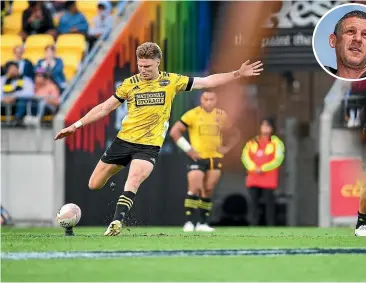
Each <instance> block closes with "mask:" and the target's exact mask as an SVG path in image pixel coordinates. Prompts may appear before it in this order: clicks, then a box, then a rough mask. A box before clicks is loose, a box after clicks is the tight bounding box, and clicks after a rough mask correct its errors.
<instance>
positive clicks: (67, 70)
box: [64, 66, 76, 82]
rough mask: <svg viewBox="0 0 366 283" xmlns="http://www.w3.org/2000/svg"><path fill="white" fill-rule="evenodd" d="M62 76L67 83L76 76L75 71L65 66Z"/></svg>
mask: <svg viewBox="0 0 366 283" xmlns="http://www.w3.org/2000/svg"><path fill="white" fill-rule="evenodd" d="M64 74H65V77H66V80H67V81H68V82H69V81H71V79H72V78H73V77H74V76H75V74H76V69H75V68H74V67H71V66H65V67H64Z"/></svg>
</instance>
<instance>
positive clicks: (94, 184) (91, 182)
mask: <svg viewBox="0 0 366 283" xmlns="http://www.w3.org/2000/svg"><path fill="white" fill-rule="evenodd" d="M88 187H89V189H90V190H92V191H94V190H99V189H100V188H101V187H103V185H101V184H100V183H98V182H96V181H95V179H93V178H90V180H89V184H88Z"/></svg>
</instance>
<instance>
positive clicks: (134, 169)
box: [104, 159, 154, 236]
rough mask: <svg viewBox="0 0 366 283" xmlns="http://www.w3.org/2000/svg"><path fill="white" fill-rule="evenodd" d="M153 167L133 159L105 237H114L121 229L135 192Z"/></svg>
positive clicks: (144, 161) (147, 162)
mask: <svg viewBox="0 0 366 283" xmlns="http://www.w3.org/2000/svg"><path fill="white" fill-rule="evenodd" d="M153 168H154V165H153V164H152V163H151V162H149V161H146V160H141V159H134V160H132V162H131V166H130V171H129V172H128V177H127V181H126V184H125V188H124V191H123V193H122V195H121V196H120V197H119V199H118V202H117V206H116V211H115V214H114V217H113V221H112V222H111V224H109V226H108V229H107V231H106V232H105V233H104V235H105V236H116V235H118V234H119V233H120V230H121V228H122V223H121V222H122V220H123V218H124V217H125V215H126V214H127V212H128V211H129V210H130V209H131V207H132V205H133V202H134V200H135V196H136V193H137V190H138V189H139V187H140V185H141V184H142V182H143V181H145V180H146V179H147V177H149V175H150V173H151V172H152V170H153Z"/></svg>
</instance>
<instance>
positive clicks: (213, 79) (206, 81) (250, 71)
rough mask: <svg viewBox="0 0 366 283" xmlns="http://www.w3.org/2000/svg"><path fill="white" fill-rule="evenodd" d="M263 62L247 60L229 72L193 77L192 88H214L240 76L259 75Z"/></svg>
mask: <svg viewBox="0 0 366 283" xmlns="http://www.w3.org/2000/svg"><path fill="white" fill-rule="evenodd" d="M262 66H263V63H262V62H261V61H257V62H255V63H252V64H249V60H248V61H246V62H245V63H243V64H242V65H241V67H240V69H239V70H237V71H234V72H230V73H221V74H214V75H210V76H207V77H204V78H194V82H193V86H192V88H193V89H205V88H214V87H218V86H221V85H225V84H228V83H230V82H232V81H235V80H237V79H239V78H242V77H251V76H259V75H260V74H261V72H262V71H263V68H262Z"/></svg>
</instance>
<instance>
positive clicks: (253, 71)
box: [55, 42, 263, 236]
mask: <svg viewBox="0 0 366 283" xmlns="http://www.w3.org/2000/svg"><path fill="white" fill-rule="evenodd" d="M162 56H163V55H162V51H161V49H160V47H159V46H158V45H157V44H156V43H152V42H145V43H143V44H141V45H140V46H139V47H138V48H137V50H136V57H137V67H138V70H139V74H137V75H134V76H132V77H129V78H127V79H125V80H124V81H123V83H122V84H121V85H120V86H119V87H118V88H117V90H116V92H115V94H114V95H112V96H111V97H110V98H109V99H107V100H106V101H105V102H103V103H101V104H99V105H97V106H95V107H94V108H93V109H92V110H90V111H89V112H88V113H87V114H86V115H85V116H84V117H82V118H81V119H80V120H79V121H77V122H75V123H74V124H72V125H71V126H69V127H67V128H64V129H62V130H61V131H60V132H59V133H58V134H57V135H56V137H55V140H58V139H62V138H64V137H66V136H69V135H72V134H73V133H75V131H76V130H78V129H80V128H81V127H84V126H86V125H88V124H92V123H94V122H96V121H98V120H100V119H102V118H104V117H105V116H107V115H109V114H110V113H111V112H112V111H114V110H116V109H117V108H118V107H119V106H120V105H121V104H122V103H123V102H124V101H127V107H128V115H127V116H126V117H127V118H125V119H123V121H122V127H121V130H120V131H119V133H118V134H117V137H116V138H115V140H114V141H113V143H112V144H111V146H110V147H109V148H108V149H107V150H106V152H105V153H104V154H103V156H102V158H101V160H100V161H99V162H98V164H97V166H96V168H95V169H94V172H93V173H92V176H91V177H90V180H89V188H90V189H91V190H97V189H100V188H102V187H103V186H104V185H105V184H106V183H107V181H108V180H109V179H110V178H111V177H112V176H113V175H115V174H116V173H117V172H119V171H120V170H121V169H122V168H124V167H126V166H127V165H128V164H130V163H131V166H130V170H129V173H128V177H127V181H126V183H125V188H124V192H123V194H122V195H121V196H120V197H119V199H118V202H117V207H116V210H115V215H114V217H113V221H112V222H111V223H110V224H109V226H108V228H107V231H106V232H105V233H104V235H105V236H116V235H118V234H119V233H120V230H121V228H122V223H121V222H122V220H123V219H124V217H125V215H126V214H127V212H128V211H129V210H130V209H131V208H132V205H133V203H134V200H135V196H136V193H137V190H138V189H139V187H140V185H141V184H142V182H143V181H145V180H146V179H147V178H148V177H149V175H150V174H151V172H152V170H153V168H154V165H155V163H156V160H157V158H158V156H159V152H160V148H161V146H162V144H163V142H164V139H165V134H166V132H167V130H168V126H169V117H170V112H171V108H172V103H173V100H174V97H175V95H176V94H177V92H179V91H190V90H192V89H207V88H213V87H217V86H220V85H224V84H227V83H230V82H233V81H235V80H238V79H239V78H242V77H247V76H257V75H260V72H261V71H262V70H263V69H262V68H261V67H262V65H263V64H262V63H261V62H260V61H258V62H255V63H252V64H249V61H246V62H245V63H244V64H242V65H241V67H240V69H239V70H237V71H234V72H229V73H221V74H214V75H210V76H207V77H203V78H199V77H195V78H193V77H187V76H182V75H178V74H174V73H166V72H160V71H159V66H160V62H161V60H162Z"/></svg>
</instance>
